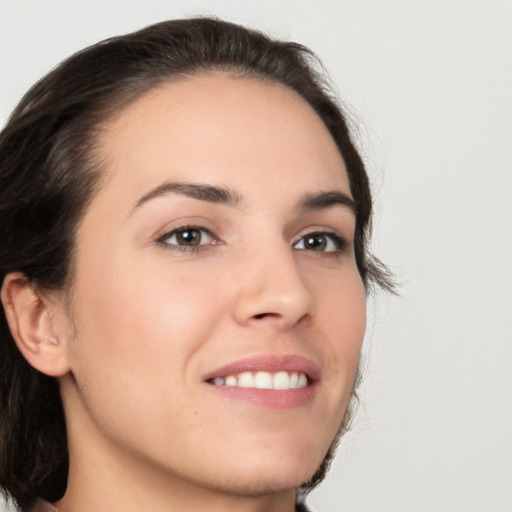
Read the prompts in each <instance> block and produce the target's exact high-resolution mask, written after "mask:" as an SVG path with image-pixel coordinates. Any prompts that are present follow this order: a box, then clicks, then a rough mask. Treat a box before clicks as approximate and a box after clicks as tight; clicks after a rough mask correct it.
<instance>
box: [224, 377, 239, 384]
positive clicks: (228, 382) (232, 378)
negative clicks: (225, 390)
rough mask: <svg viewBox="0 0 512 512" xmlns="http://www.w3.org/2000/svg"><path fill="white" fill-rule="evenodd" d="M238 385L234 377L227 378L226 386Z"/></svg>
mask: <svg viewBox="0 0 512 512" xmlns="http://www.w3.org/2000/svg"><path fill="white" fill-rule="evenodd" d="M236 385H237V379H236V377H235V376H234V375H229V376H228V377H226V386H236Z"/></svg>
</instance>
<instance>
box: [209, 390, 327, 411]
mask: <svg viewBox="0 0 512 512" xmlns="http://www.w3.org/2000/svg"><path fill="white" fill-rule="evenodd" d="M207 385H208V386H210V387H211V388H212V389H214V390H215V391H216V392H218V393H220V394H221V395H223V396H225V397H226V398H230V399H233V400H241V401H243V402H246V403H248V404H250V405H254V406H256V407H262V408H266V409H273V410H283V411H286V410H290V409H296V408H298V407H303V406H305V405H307V404H308V403H309V402H311V401H312V400H313V397H314V395H315V392H316V388H317V384H316V383H314V384H310V385H308V386H306V387H304V388H299V389H286V390H277V389H257V388H241V387H237V386H215V385H214V384H207Z"/></svg>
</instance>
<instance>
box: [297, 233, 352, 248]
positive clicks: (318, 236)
mask: <svg viewBox="0 0 512 512" xmlns="http://www.w3.org/2000/svg"><path fill="white" fill-rule="evenodd" d="M293 248H294V249H299V250H306V251H316V252H339V251H341V249H342V248H343V240H342V239H341V237H339V236H338V235H335V234H333V233H308V234H307V235H305V236H303V237H302V238H301V239H300V240H299V241H298V242H296V243H295V244H294V245H293Z"/></svg>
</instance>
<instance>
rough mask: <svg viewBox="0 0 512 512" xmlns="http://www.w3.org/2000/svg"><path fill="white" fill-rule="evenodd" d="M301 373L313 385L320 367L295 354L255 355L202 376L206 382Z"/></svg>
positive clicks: (318, 377)
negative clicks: (240, 375)
mask: <svg viewBox="0 0 512 512" xmlns="http://www.w3.org/2000/svg"><path fill="white" fill-rule="evenodd" d="M280 370H283V371H286V372H302V373H305V374H306V377H307V378H308V381H309V382H310V383H314V382H317V381H319V380H320V376H321V371H320V366H319V365H318V364H317V363H316V362H314V361H313V360H311V359H308V358H307V357H304V356H301V355H297V354H257V355H253V356H249V357H245V358H243V359H239V360H237V361H233V362H231V363H228V364H226V365H224V366H221V367H220V368H217V369H215V370H212V371H211V372H208V373H207V374H205V375H203V380H204V381H207V380H210V379H215V378H224V377H227V376H228V375H236V374H238V373H242V372H258V371H262V372H270V373H272V372H277V371H280Z"/></svg>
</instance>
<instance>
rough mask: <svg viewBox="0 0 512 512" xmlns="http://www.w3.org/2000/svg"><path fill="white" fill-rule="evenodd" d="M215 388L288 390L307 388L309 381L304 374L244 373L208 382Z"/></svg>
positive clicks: (279, 372)
mask: <svg viewBox="0 0 512 512" xmlns="http://www.w3.org/2000/svg"><path fill="white" fill-rule="evenodd" d="M208 382H209V383H210V384H214V385H215V386H230V387H239V388H255V389H274V390H288V389H300V388H305V387H306V386H307V385H308V379H307V377H306V375H305V374H304V373H303V372H288V371H284V370H282V371H277V372H273V373H270V372H265V371H257V372H242V373H239V374H235V375H227V376H226V377H216V378H214V379H210V380H209V381H208Z"/></svg>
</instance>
